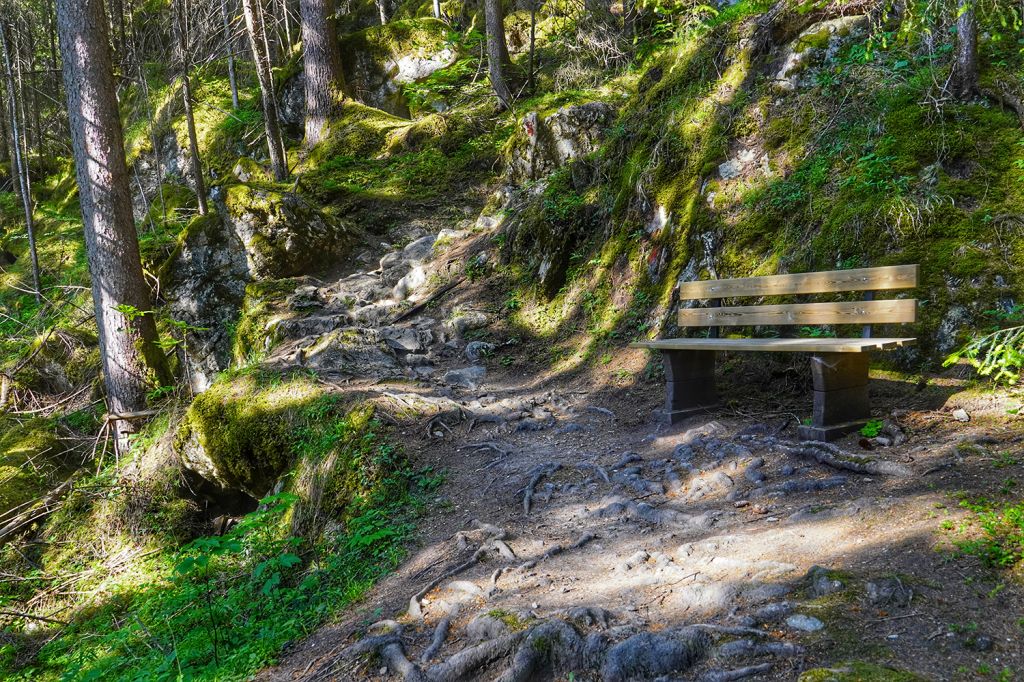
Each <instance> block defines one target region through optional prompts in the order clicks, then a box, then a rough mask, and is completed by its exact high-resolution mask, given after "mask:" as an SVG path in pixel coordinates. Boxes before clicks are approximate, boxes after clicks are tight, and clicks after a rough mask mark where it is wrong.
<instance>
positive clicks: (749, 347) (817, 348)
mask: <svg viewBox="0 0 1024 682" xmlns="http://www.w3.org/2000/svg"><path fill="white" fill-rule="evenodd" d="M916 341H917V339H830V338H818V339H660V340H658V341H641V342H638V343H631V344H629V345H630V347H631V348H650V349H653V350H720V351H757V352H772V351H775V352H787V353H867V352H870V351H878V350H893V349H894V348H902V347H903V346H909V345H912V344H913V343H915V342H916Z"/></svg>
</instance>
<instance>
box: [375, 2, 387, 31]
mask: <svg viewBox="0 0 1024 682" xmlns="http://www.w3.org/2000/svg"><path fill="white" fill-rule="evenodd" d="M374 2H375V3H376V4H377V12H378V14H380V25H381V26H383V25H384V24H386V23H388V0H374Z"/></svg>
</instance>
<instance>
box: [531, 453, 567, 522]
mask: <svg viewBox="0 0 1024 682" xmlns="http://www.w3.org/2000/svg"><path fill="white" fill-rule="evenodd" d="M561 468H562V465H561V464H557V463H554V462H549V463H548V464H542V465H540V466H539V467H536V468H535V469H534V470H533V472H532V475H531V476H530V481H529V482H528V483H527V484H526V488H524V489H523V512H524V513H525V514H526V515H527V516H529V515H530V508H531V507H532V506H533V489H534V488H536V487H537V484H538V483H540V480H541V479H542V478H544V477H545V476H550V475H551V474H553V473H555V472H556V471H558V470H559V469H561Z"/></svg>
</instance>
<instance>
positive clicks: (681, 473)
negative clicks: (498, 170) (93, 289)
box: [261, 234, 1024, 681]
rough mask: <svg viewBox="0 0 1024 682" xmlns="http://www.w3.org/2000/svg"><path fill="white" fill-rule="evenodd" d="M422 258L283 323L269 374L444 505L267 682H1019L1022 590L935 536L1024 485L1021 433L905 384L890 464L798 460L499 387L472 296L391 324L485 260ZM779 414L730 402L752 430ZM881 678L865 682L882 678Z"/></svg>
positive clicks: (494, 340) (535, 382)
mask: <svg viewBox="0 0 1024 682" xmlns="http://www.w3.org/2000/svg"><path fill="white" fill-rule="evenodd" d="M407 236H408V237H409V240H408V241H409V246H407V247H406V248H405V249H404V250H403V251H401V252H398V251H395V252H390V253H386V254H384V257H383V259H382V261H381V267H380V268H379V269H378V270H376V271H372V272H358V273H353V274H350V275H348V276H346V277H344V278H342V279H339V280H338V281H337V282H333V283H331V284H328V285H326V286H322V287H313V288H312V289H311V290H310V291H307V292H305V294H304V298H302V299H301V300H302V301H304V302H303V303H302V305H301V306H296V307H295V308H294V309H293V310H291V311H283V312H282V319H287V320H289V322H288V323H287V326H286V328H287V329H288V330H289V332H288V334H286V335H285V338H284V339H283V341H282V342H281V343H280V344H279V345H278V346H277V349H276V350H275V352H274V353H273V354H272V356H271V358H270V360H269V362H270V363H271V364H276V365H278V366H282V367H287V366H296V365H301V366H305V367H308V368H312V369H315V370H316V371H318V372H320V373H321V374H322V375H323V376H324V377H325V378H326V379H327V380H329V381H332V382H334V383H335V385H336V386H337V388H338V390H340V391H355V390H358V391H359V392H360V393H362V394H364V395H365V394H370V395H373V394H376V395H377V400H378V403H379V404H380V406H381V410H382V412H383V413H385V414H390V415H392V416H393V417H394V419H395V421H396V423H397V426H396V427H395V432H394V435H395V436H396V437H397V438H398V439H400V440H402V441H403V444H404V447H405V450H406V452H407V453H408V455H409V456H410V457H411V459H412V460H413V461H414V463H415V464H416V465H417V466H423V465H432V466H434V467H436V468H437V469H438V470H441V471H444V472H445V476H446V482H445V484H444V485H443V487H442V488H441V490H440V491H439V493H438V497H437V500H436V504H434V505H432V508H431V509H429V510H428V512H427V513H426V515H425V517H424V518H423V519H422V521H421V523H420V525H419V530H418V535H417V542H416V546H415V547H414V548H413V549H412V551H411V553H410V556H409V558H408V559H407V561H406V562H405V563H404V564H403V566H402V567H401V568H400V569H399V570H398V571H397V572H396V573H395V574H394V575H392V576H391V577H389V578H388V579H386V580H384V581H382V582H381V583H380V584H379V585H378V586H377V587H376V588H375V589H374V590H373V591H372V592H371V594H370V595H369V597H368V598H367V599H366V600H365V601H364V602H363V603H362V604H361V605H360V606H359V607H357V608H356V609H353V610H352V611H351V612H349V613H348V614H347V615H346V617H345V618H344V619H343V620H342V621H341V622H339V623H337V624H336V625H333V626H330V627H327V628H325V629H323V630H322V631H320V632H318V633H316V634H315V635H314V636H312V637H311V638H309V639H308V640H307V641H305V642H303V643H300V644H298V645H297V646H296V647H294V649H293V650H291V651H289V652H288V653H287V655H286V656H285V658H284V660H283V661H282V663H281V664H280V665H279V666H278V667H277V668H274V669H272V670H268V671H266V672H265V673H264V674H263V675H262V676H261V677H262V679H268V680H294V679H306V680H357V679H358V680H361V679H402V678H403V677H404V679H431V680H453V679H481V680H492V679H500V680H534V679H537V680H542V679H575V680H586V679H602V680H606V681H610V680H631V679H652V680H653V679H664V680H670V679H707V680H727V679H760V680H791V679H795V678H796V677H797V676H798V674H799V673H800V672H801V671H803V670H807V669H809V668H814V667H819V666H831V667H836V666H838V667H839V668H840V669H842V668H843V666H844V664H846V663H847V662H850V661H870V662H872V663H875V664H882V665H892V666H894V667H898V668H902V669H906V670H912V671H914V672H917V673H920V674H924V675H926V676H927V677H928V678H931V679H940V680H952V679H983V678H985V676H986V675H988V673H987V672H986V671H992V679H1014V677H1012V676H1011V677H1003V678H999V677H997V675H998V674H1000V673H1001V672H1002V671H1003V670H1004V669H1010V670H1021V671H1024V651H1022V647H1024V645H1022V643H1021V640H1022V637H1021V636H1022V634H1024V630H1022V626H1021V622H1020V621H1018V618H1019V617H1020V614H1021V613H1024V593H1022V590H1021V587H1020V585H1019V584H1018V583H1012V582H1010V581H1004V582H1000V581H999V580H998V579H994V578H993V575H992V574H990V573H988V572H986V571H985V570H984V569H982V568H981V567H980V566H978V565H977V564H976V563H974V562H972V561H970V560H953V559H951V558H950V553H949V551H948V539H947V538H948V533H946V532H945V531H944V530H943V528H947V527H949V526H951V525H955V524H957V523H959V522H960V520H961V519H962V518H963V516H962V512H961V510H960V509H959V508H958V500H957V498H956V495H957V494H959V493H963V492H966V493H967V494H968V495H974V496H977V495H991V494H992V493H993V491H995V490H999V489H1000V486H1001V485H1003V486H1004V488H1005V485H1006V481H1007V480H1009V479H1014V478H1017V479H1020V477H1021V476H1024V466H1022V465H1021V462H1022V461H1024V456H1022V454H1021V450H1022V447H1021V444H1020V436H1019V435H1018V434H1019V432H1018V431H1017V430H1015V429H1012V428H1010V427H1009V426H1007V425H1005V424H1004V423H1001V422H1000V421H999V420H988V421H987V422H986V423H985V425H979V422H977V421H975V422H971V423H969V424H961V423H959V422H956V421H955V420H954V419H952V417H951V416H950V415H949V413H948V411H947V412H936V411H934V410H932V409H925V407H921V406H920V405H918V407H921V408H920V409H907V408H908V406H909V407H912V408H913V407H915V404H916V403H915V401H917V402H918V403H919V402H920V395H921V394H920V391H919V390H918V389H919V387H917V386H915V385H914V384H910V383H901V382H895V381H885V382H882V390H880V391H878V393H880V394H881V395H880V397H879V401H878V404H877V405H876V407H877V408H878V410H879V413H880V414H883V415H890V421H891V422H892V423H893V424H896V425H898V426H899V430H898V431H894V432H892V433H890V434H889V435H890V440H892V437H893V436H895V440H896V443H895V444H891V445H890V446H889V447H877V448H876V449H874V450H872V451H870V452H869V451H867V450H865V449H863V448H861V446H859V445H858V443H857V437H856V436H854V437H850V438H848V439H847V440H846V441H844V442H842V443H840V444H839V447H840V448H841V450H839V451H833V450H830V449H825V448H820V447H815V446H807V445H806V444H804V445H801V444H798V443H796V442H795V441H793V440H792V439H793V438H794V437H795V433H794V431H795V429H794V428H793V425H792V422H791V420H789V419H788V418H786V417H778V416H773V417H772V418H770V419H768V420H766V421H759V420H757V419H753V418H749V417H748V418H743V417H739V416H737V414H736V411H724V412H722V413H719V414H713V415H709V416H708V417H707V418H704V419H694V420H691V422H690V423H687V424H683V425H681V426H678V427H673V428H669V427H667V426H664V425H662V424H661V423H660V420H659V419H658V417H657V409H658V407H659V403H660V397H661V387H660V386H659V385H658V384H656V383H642V382H639V381H638V380H635V381H633V382H632V383H627V384H626V385H619V384H613V383H609V382H608V381H607V375H606V374H602V375H597V374H595V373H586V372H577V373H574V374H570V375H562V376H559V375H556V374H551V373H545V372H544V370H543V368H542V367H538V368H536V370H531V369H529V368H528V366H524V364H520V365H518V366H515V367H505V366H503V364H502V363H500V362H498V361H497V357H496V350H497V349H498V348H500V347H501V346H500V344H501V342H502V339H501V338H499V337H501V333H500V328H501V321H500V319H497V316H496V315H495V314H494V312H493V307H492V308H488V307H487V305H486V304H481V301H486V300H487V292H482V291H472V292H471V291H468V290H467V289H468V287H462V286H457V287H455V288H454V289H453V290H452V293H451V294H449V295H448V296H447V297H445V298H443V299H441V302H440V303H439V304H438V305H436V306H435V307H432V308H427V309H426V310H424V311H423V312H422V313H421V314H419V315H415V316H412V317H411V318H409V319H407V320H404V321H402V322H401V323H398V324H391V323H390V320H393V319H394V318H395V317H397V316H398V313H399V311H400V309H399V308H396V303H395V292H396V291H397V290H398V288H401V287H403V286H405V285H406V284H409V283H410V282H417V284H416V286H413V287H411V290H412V291H413V292H414V293H413V297H414V299H415V296H416V294H415V292H416V291H418V290H419V289H418V287H420V286H423V288H424V290H427V289H429V287H428V286H426V283H427V282H428V281H430V280H431V279H432V278H433V280H434V281H435V284H436V281H437V280H438V275H439V273H441V274H445V275H446V276H447V278H448V281H451V275H450V273H449V272H448V268H449V267H450V263H451V262H452V261H453V260H460V261H465V260H466V258H472V257H475V256H473V249H474V248H480V247H479V244H480V243H481V241H483V240H484V238H485V236H481V237H480V239H477V240H476V241H473V240H472V239H469V238H467V236H466V235H465V234H458V235H455V237H456V238H458V239H459V240H460V243H465V244H468V246H465V247H463V248H464V249H466V251H465V252H463V253H459V254H455V255H453V254H452V253H451V251H450V250H448V251H445V250H438V249H436V248H433V244H434V241H433V239H432V235H422V236H419V237H418V236H417V235H415V234H412V235H407ZM450 237H451V236H450V235H449V236H448V237H447V238H450ZM445 238H446V236H445V235H442V239H445ZM467 254H469V255H468V256H467ZM400 293H401V296H400V298H402V297H404V296H405V294H406V292H405V291H401V292H400ZM492 293H493V292H492ZM420 297H421V298H422V297H423V294H420ZM293 299H294V297H293ZM310 301H312V302H313V303H312V304H311V303H310ZM296 302H297V299H296V300H292V302H291V305H294V304H296ZM487 330H490V331H489V332H488V331H487ZM496 330H497V331H496ZM485 338H486V339H487V340H486V341H484V340H482V339H485ZM535 343H537V344H540V345H542V342H540V341H537V342H535ZM527 350H528V349H522V348H520V349H518V351H517V352H519V353H520V354H521V355H527V354H528V353H527ZM627 355H628V354H626V353H624V357H625V360H623V361H624V362H627V363H629V362H632V363H633V365H632V367H633V369H638V367H637V366H636V363H638V362H641V363H642V359H641V358H639V356H629V357H626V356H627ZM765 398H767V399H768V400H772V396H771V394H770V392H769V393H768V395H767V396H765V395H761V394H759V393H758V392H757V391H754V392H746V394H739V395H737V396H736V399H737V401H738V404H739V406H740V407H741V408H744V409H742V410H741V411H743V412H745V413H749V412H753V411H756V410H757V406H758V405H763V404H764V403H763V400H765ZM974 407H978V406H977V405H975V406H974ZM896 408H900V409H896ZM776 409H783V410H784V409H789V408H788V407H787V406H785V405H783V406H781V407H776ZM979 409H980V408H979ZM894 410H896V411H895V412H894ZM990 412H992V410H991V408H990ZM893 414H895V415H896V417H891V415H893ZM1007 452H1008V453H1009V454H1008V455H1001V456H1000V455H999V453H1007ZM845 453H850V454H852V455H854V457H852V458H851V457H849V456H848V455H847V454H845ZM997 461H998V462H1002V463H1003V464H1001V465H1000V466H999V467H997V466H995V462H997ZM1011 462H1012V463H1011ZM375 623H376V624H377V625H374V624H375ZM428 650H429V651H428ZM425 652H426V653H425ZM857 670H860V669H857ZM569 672H573V675H572V676H571V677H567V675H568V673H569ZM867 674H868V673H865V672H863V671H861V672H859V673H855V674H854V677H852V678H849V679H885V678H880V677H865V675H867ZM1014 674H1016V673H1010V675H1014ZM1020 674H1024V673H1020ZM893 679H896V678H893Z"/></svg>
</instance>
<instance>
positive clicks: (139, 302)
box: [57, 0, 170, 444]
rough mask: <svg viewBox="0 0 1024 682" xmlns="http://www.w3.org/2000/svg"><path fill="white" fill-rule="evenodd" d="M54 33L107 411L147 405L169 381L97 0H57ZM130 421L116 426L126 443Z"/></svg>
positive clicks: (100, 3)
mask: <svg viewBox="0 0 1024 682" xmlns="http://www.w3.org/2000/svg"><path fill="white" fill-rule="evenodd" d="M57 30H58V33H59V36H60V50H61V57H62V60H63V63H64V66H63V72H64V90H65V93H66V95H67V103H68V120H69V124H70V128H71V143H72V148H73V150H74V157H75V170H76V173H77V176H78V191H79V199H80V204H81V209H82V223H83V226H84V231H85V244H86V250H87V252H88V256H89V272H90V274H91V275H92V294H93V305H94V306H95V309H96V322H97V325H98V327H99V345H100V354H101V356H102V360H103V376H104V381H105V383H106V388H107V402H108V405H107V407H108V411H110V412H113V413H118V414H120V413H124V412H133V411H137V410H140V409H142V408H144V407H145V405H146V392H147V389H148V388H149V387H150V386H151V385H152V382H153V381H154V380H155V381H156V382H158V383H159V385H164V384H166V383H168V382H169V379H170V374H169V371H168V367H167V359H166V357H165V356H164V354H163V352H162V351H161V350H160V348H159V347H158V345H157V331H156V321H155V320H154V318H153V314H152V312H151V299H150V294H149V289H148V288H147V286H146V281H145V279H144V278H143V274H142V262H141V260H140V257H139V242H138V238H137V236H136V233H135V221H134V219H133V217H132V201H131V189H130V185H129V176H128V167H127V164H126V163H125V153H124V132H123V130H122V128H121V115H120V112H119V111H118V105H117V92H116V88H115V84H114V68H113V62H112V56H111V50H110V37H109V35H108V24H107V17H106V14H105V12H104V11H103V0H57ZM129 429H130V426H129V424H128V422H118V427H117V435H118V442H119V444H126V442H127V441H126V439H125V436H127V434H128V432H129Z"/></svg>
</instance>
